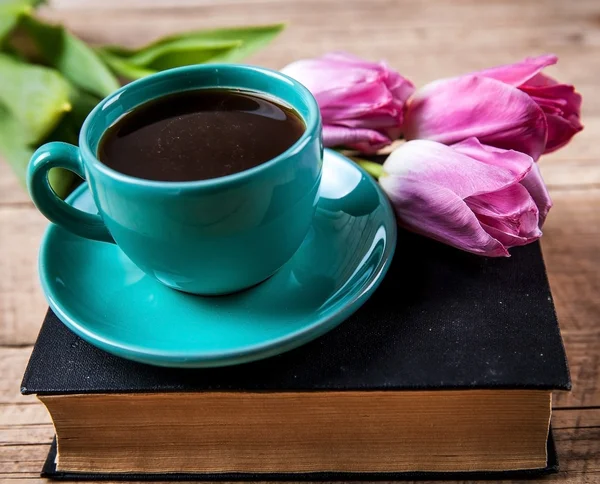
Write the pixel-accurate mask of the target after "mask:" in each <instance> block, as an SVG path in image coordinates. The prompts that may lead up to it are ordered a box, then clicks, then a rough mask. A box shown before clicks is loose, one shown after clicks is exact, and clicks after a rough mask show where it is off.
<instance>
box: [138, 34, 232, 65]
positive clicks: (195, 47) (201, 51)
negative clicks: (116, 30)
mask: <svg viewBox="0 0 600 484" xmlns="http://www.w3.org/2000/svg"><path fill="white" fill-rule="evenodd" d="M241 45H242V42H241V41H239V40H233V41H232V40H228V41H218V42H215V41H212V40H208V41H207V40H203V39H185V38H183V39H178V40H174V41H173V42H169V43H167V44H162V45H156V46H153V47H151V48H148V49H144V50H141V51H139V52H138V53H137V54H134V55H132V56H131V57H129V58H128V59H127V60H128V61H129V62H131V63H132V64H135V65H137V66H140V67H149V68H151V69H156V70H159V71H162V70H165V69H170V68H171V67H176V66H185V65H190V64H204V63H206V62H210V61H211V60H212V59H214V58H216V57H217V56H222V55H224V54H226V53H227V52H229V51H231V50H232V49H237V48H239V47H240V46H241Z"/></svg>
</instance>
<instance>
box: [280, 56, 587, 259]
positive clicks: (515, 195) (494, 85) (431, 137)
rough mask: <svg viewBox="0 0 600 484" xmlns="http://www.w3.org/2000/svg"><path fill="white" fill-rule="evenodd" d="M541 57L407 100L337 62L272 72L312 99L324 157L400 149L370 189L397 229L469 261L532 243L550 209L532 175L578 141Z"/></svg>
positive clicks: (575, 102) (395, 87) (387, 83)
mask: <svg viewBox="0 0 600 484" xmlns="http://www.w3.org/2000/svg"><path fill="white" fill-rule="evenodd" d="M557 61H558V58H557V57H556V56H554V55H544V56H539V57H535V58H528V59H525V60H524V61H521V62H517V63H515V64H511V65H505V66H499V67H493V68H490V69H486V70H483V71H480V72H475V73H471V74H466V75H463V76H459V77H455V78H449V79H441V80H438V81H435V82H432V83H430V84H428V85H426V86H424V87H423V88H421V89H419V90H415V87H414V85H413V84H412V83H411V82H410V81H409V80H408V79H406V78H405V77H403V76H401V75H400V74H399V73H397V72H395V71H393V70H391V69H389V68H388V67H387V66H386V65H385V64H384V63H383V62H381V63H372V62H367V61H365V60H362V59H359V58H356V57H353V56H350V55H348V54H344V53H335V54H328V55H325V56H323V57H321V58H318V59H307V60H300V61H297V62H294V63H292V64H290V65H288V66H286V67H285V68H284V69H283V72H284V73H286V74H288V75H290V76H292V77H294V78H296V79H297V80H299V81H300V82H302V83H303V84H304V85H306V87H308V88H309V89H310V90H311V91H312V93H313V94H314V95H315V97H316V99H317V101H318V103H319V107H320V109H321V115H322V118H323V124H324V128H323V139H324V143H325V145H326V146H329V147H336V148H337V147H344V148H349V149H352V150H355V151H358V152H360V153H364V154H374V153H376V152H377V151H378V150H380V149H381V148H384V147H386V146H388V145H390V144H391V143H392V142H393V141H394V140H396V139H399V138H401V137H402V138H404V140H405V142H404V143H402V144H400V145H399V146H398V147H397V148H395V149H394V150H393V151H392V152H391V154H390V155H389V156H388V158H387V160H386V161H385V162H384V163H383V165H380V164H377V163H374V162H370V161H366V160H360V159H358V160H357V161H358V163H359V164H361V165H362V166H363V167H364V168H365V169H366V170H367V171H368V172H369V173H371V174H372V175H373V176H374V177H375V178H377V179H378V180H379V183H380V185H381V187H382V188H383V190H384V191H385V192H386V193H387V195H388V197H389V199H390V201H391V202H392V205H393V207H394V209H395V212H396V215H397V219H398V223H399V225H400V226H402V227H404V228H406V229H408V230H411V231H413V232H417V233H419V234H422V235H425V236H427V237H431V238H433V239H436V240H438V241H440V242H443V243H445V244H448V245H451V246H453V247H456V248H458V249H462V250H465V251H468V252H472V253H475V254H479V255H485V256H492V257H499V256H509V255H510V254H509V252H508V249H510V248H511V247H515V246H520V245H525V244H528V243H530V242H533V241H535V240H537V239H539V238H540V236H541V235H542V232H541V228H542V225H543V224H544V221H545V219H546V216H547V214H548V212H549V210H550V208H551V207H552V202H551V200H550V197H549V195H548V191H547V189H546V186H545V184H544V181H543V180H542V177H541V174H540V170H539V168H538V166H537V161H538V159H539V157H540V156H541V155H542V154H544V153H549V152H551V151H554V150H557V149H559V148H561V147H562V146H564V145H565V144H567V143H568V142H569V140H570V139H571V138H572V137H573V136H574V135H575V134H576V133H577V132H579V131H581V130H582V129H583V126H582V125H581V123H580V109H581V96H580V95H579V94H578V93H577V92H576V91H575V89H574V87H573V86H571V85H566V84H561V83H559V82H558V81H556V80H554V79H552V78H551V77H549V76H547V75H545V74H543V73H542V72H541V71H542V70H543V69H544V68H545V67H547V66H550V65H552V64H555V63H556V62H557Z"/></svg>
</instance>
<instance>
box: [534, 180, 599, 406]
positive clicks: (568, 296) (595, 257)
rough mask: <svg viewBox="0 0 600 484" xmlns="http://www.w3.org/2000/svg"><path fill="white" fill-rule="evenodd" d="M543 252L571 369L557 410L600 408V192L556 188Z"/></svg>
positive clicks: (546, 226)
mask: <svg viewBox="0 0 600 484" xmlns="http://www.w3.org/2000/svg"><path fill="white" fill-rule="evenodd" d="M551 195H552V198H553V200H554V208H553V209H552V211H551V212H550V215H549V217H548V220H547V222H546V225H545V227H544V229H543V230H544V236H543V237H542V249H543V252H544V257H545V260H546V266H547V269H548V276H549V279H550V286H551V288H552V294H553V297H554V302H555V304H556V309H557V313H558V318H559V321H560V324H561V328H562V334H563V339H564V341H565V345H566V350H567V356H568V358H569V363H570V365H571V376H572V379H573V391H572V392H571V393H568V394H567V393H565V394H560V395H558V396H557V398H556V400H555V404H556V405H557V406H567V407H570V406H581V405H584V406H589V405H600V327H599V326H598V315H600V270H599V268H600V251H598V242H599V241H600V211H599V210H598V207H599V206H600V190H598V189H595V190H566V191H562V190H554V191H552V193H551Z"/></svg>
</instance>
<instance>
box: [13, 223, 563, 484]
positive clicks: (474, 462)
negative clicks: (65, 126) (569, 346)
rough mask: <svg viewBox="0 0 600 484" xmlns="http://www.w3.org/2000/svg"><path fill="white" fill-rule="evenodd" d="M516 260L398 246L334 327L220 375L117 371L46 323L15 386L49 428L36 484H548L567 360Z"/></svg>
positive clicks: (535, 250) (124, 367) (411, 242)
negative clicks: (487, 481) (308, 483)
mask: <svg viewBox="0 0 600 484" xmlns="http://www.w3.org/2000/svg"><path fill="white" fill-rule="evenodd" d="M511 254H512V257H511V258H508V259H488V258H483V257H477V256H473V255H471V254H466V253H462V252H459V251H457V250H455V249H452V248H450V247H446V246H443V245H441V244H438V243H436V242H434V241H431V240H427V239H424V238H422V237H419V236H416V235H412V234H408V233H404V232H401V234H400V237H399V242H398V247H397V250H396V256H395V259H394V261H393V263H392V266H391V267H390V270H389V271H388V274H387V275H386V278H385V279H384V281H383V282H382V284H381V286H380V287H379V288H378V290H377V291H376V292H375V294H374V295H373V297H372V298H371V299H370V300H369V301H368V302H367V303H366V304H365V305H364V306H363V307H362V308H361V309H360V310H358V311H357V312H356V313H355V314H354V315H353V316H352V317H350V318H349V319H348V320H347V321H345V322H344V323H342V324H341V325H340V326H339V327H338V328H336V329H334V330H332V331H331V332H329V333H328V334H326V335H324V336H322V337H320V338H319V339H317V340H315V341H313V342H311V343H309V344H307V345H305V346H303V347H301V348H298V349H295V350H292V351H290V352H288V353H284V354H281V355H279V356H275V357H272V358H269V359H266V360H262V361H257V362H253V363H248V364H245V365H239V366H232V367H224V368H213V369H195V370H191V369H174V368H159V367H152V366H147V365H143V364H140V363H135V362H132V361H128V360H124V359H121V358H118V357H116V356H113V355H110V354H108V353H105V352H103V351H101V350H99V349H97V348H95V347H93V346H91V345H89V344H87V343H85V342H84V341H82V340H81V339H80V338H78V337H77V336H76V335H74V334H73V333H71V332H70V331H69V330H68V329H67V328H66V327H65V326H64V325H62V323H60V321H58V319H57V318H56V316H55V315H54V314H53V313H52V312H51V311H50V312H49V313H48V315H47V317H46V319H45V321H44V324H43V325H42V329H41V332H40V335H39V337H38V341H37V343H36V345H35V348H34V351H33V353H32V356H31V359H30V362H29V365H28V368H27V371H26V373H25V376H24V379H23V383H22V392H23V393H27V394H32V393H33V394H36V395H37V396H38V398H39V399H40V400H41V401H42V402H43V403H44V404H45V405H46V407H47V408H48V410H49V412H50V414H51V416H52V418H53V421H54V424H55V428H56V430H57V443H58V452H57V455H56V457H55V454H54V453H53V452H54V451H53V450H51V455H50V456H49V463H48V464H47V465H46V467H45V475H46V476H50V477H55V478H61V477H62V478H86V476H87V477H88V478H90V476H92V477H94V478H107V479H119V478H127V477H130V478H134V476H135V478H142V477H143V476H146V477H147V478H148V479H152V478H160V479H163V480H164V479H168V478H173V479H185V478H190V479H196V480H202V479H204V480H216V479H225V480H227V479H240V480H242V479H250V480H251V479H257V480H264V479H278V480H282V479H291V480H319V479H324V480H331V479H344V480H350V479H369V480H373V479H397V478H403V477H408V478H416V477H424V478H425V477H439V476H446V477H449V478H466V477H465V476H472V478H474V477H475V476H487V477H501V476H502V477H507V476H514V475H531V474H541V473H547V472H552V471H555V470H556V469H557V463H556V459H555V455H554V449H553V446H552V442H551V439H549V435H550V432H549V425H550V417H551V396H552V390H569V389H570V379H569V373H568V367H567V362H566V357H565V353H564V348H563V344H562V340H561V337H560V331H559V327H558V323H557V320H556V314H555V311H554V306H553V303H552V297H551V294H550V289H549V285H548V281H547V277H546V273H545V268H544V263H543V258H542V255H541V250H540V246H539V244H538V243H535V244H531V245H529V246H526V247H520V248H517V249H513V250H512V251H511ZM506 473H509V474H506ZM515 473H516V474H515ZM140 476H141V477H140Z"/></svg>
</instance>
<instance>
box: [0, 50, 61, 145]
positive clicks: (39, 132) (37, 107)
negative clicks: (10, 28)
mask: <svg viewBox="0 0 600 484" xmlns="http://www.w3.org/2000/svg"><path fill="white" fill-rule="evenodd" d="M0 73H1V75H2V89H0V103H2V104H4V106H6V107H7V108H8V110H9V111H10V112H11V113H12V115H13V116H14V118H15V119H17V120H18V121H19V122H20V123H21V125H22V127H23V129H24V131H25V136H27V138H28V140H30V141H31V142H32V143H35V142H38V141H40V140H42V139H44V138H45V137H46V135H47V134H48V133H50V132H51V131H52V130H53V129H54V128H55V127H56V125H57V124H58V122H59V121H60V119H61V118H62V117H63V116H64V114H65V112H67V111H70V110H71V104H70V102H69V84H68V82H67V81H66V80H65V79H64V78H63V77H62V76H61V75H60V73H59V72H57V71H55V70H54V69H49V68H47V67H42V66H35V65H31V64H25V63H23V62H19V61H17V60H14V59H13V58H11V57H10V56H7V55H5V54H0Z"/></svg>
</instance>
